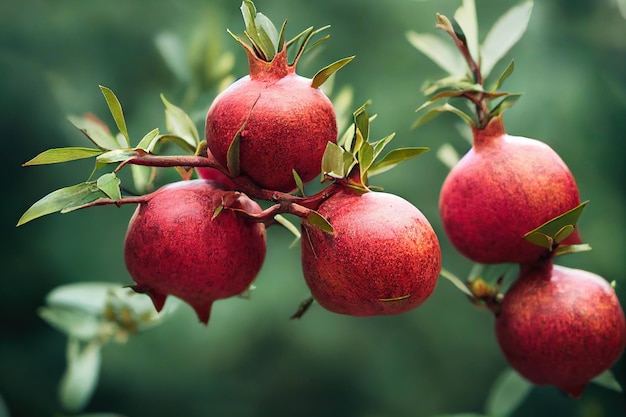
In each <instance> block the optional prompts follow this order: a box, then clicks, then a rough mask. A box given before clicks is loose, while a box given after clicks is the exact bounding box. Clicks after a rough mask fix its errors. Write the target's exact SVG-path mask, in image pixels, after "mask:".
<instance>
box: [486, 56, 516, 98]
mask: <svg viewBox="0 0 626 417" xmlns="http://www.w3.org/2000/svg"><path fill="white" fill-rule="evenodd" d="M514 70H515V60H512V61H511V62H510V63H509V65H508V66H507V67H506V68H505V69H504V71H503V72H502V74H500V76H499V77H498V81H496V84H495V85H494V86H493V88H491V91H498V90H499V89H500V87H501V86H502V83H504V81H505V80H506V79H507V78H509V76H510V75H511V74H513V71H514Z"/></svg>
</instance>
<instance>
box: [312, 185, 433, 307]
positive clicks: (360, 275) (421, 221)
mask: <svg viewBox="0 0 626 417" xmlns="http://www.w3.org/2000/svg"><path fill="white" fill-rule="evenodd" d="M319 213H320V214H321V215H322V216H324V217H325V218H326V219H327V220H328V222H329V223H330V224H331V225H332V227H333V233H332V234H329V233H326V232H324V231H322V230H320V229H319V228H318V227H316V226H314V225H312V224H310V223H308V222H307V221H303V223H302V269H303V273H304V278H305V280H306V283H307V284H308V286H309V288H310V290H311V292H312V295H313V297H314V298H315V300H317V301H318V302H319V303H320V305H322V306H323V307H324V308H326V309H327V310H330V311H332V312H335V313H340V314H348V315H353V316H373V315H389V314H398V313H402V312H405V311H408V310H411V309H413V308H415V307H417V306H419V305H420V304H422V303H423V302H424V301H425V300H426V299H427V298H428V297H429V296H430V294H431V293H432V292H433V290H434V288H435V284H436V282H437V278H438V276H439V271H440V270H441V251H440V248H439V241H438V239H437V236H436V235H435V232H434V231H433V229H432V227H431V225H430V223H429V222H428V220H427V219H426V218H425V217H424V215H423V214H422V213H421V212H420V211H419V210H418V209H417V208H416V207H415V206H413V205H412V204H411V203H409V202H408V201H406V200H404V199H402V198H401V197H398V196H396V195H393V194H388V193H382V192H367V193H365V194H360V193H357V192H353V191H351V190H348V189H346V190H342V191H341V192H339V193H337V194H335V195H333V196H332V197H330V198H329V199H328V200H327V201H325V202H324V203H322V205H321V206H320V207H319Z"/></svg>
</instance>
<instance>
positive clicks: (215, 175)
mask: <svg viewBox="0 0 626 417" xmlns="http://www.w3.org/2000/svg"><path fill="white" fill-rule="evenodd" d="M207 154H209V155H210V154H211V153H210V152H209V150H208V149H207ZM196 172H197V173H198V177H200V178H202V179H205V180H212V181H216V182H218V183H219V184H220V188H222V189H224V190H231V191H232V190H235V189H237V185H236V184H235V183H234V182H233V180H232V179H230V178H229V177H228V176H227V175H225V174H224V173H223V172H221V171H220V170H219V169H215V168H210V167H197V168H196Z"/></svg>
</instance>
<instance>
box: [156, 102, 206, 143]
mask: <svg viewBox="0 0 626 417" xmlns="http://www.w3.org/2000/svg"><path fill="white" fill-rule="evenodd" d="M161 100H162V101H163V104H165V125H166V127H167V130H168V131H169V132H170V133H173V134H174V135H176V136H178V137H181V138H183V139H184V140H185V141H186V142H187V143H188V144H189V145H190V146H191V147H192V148H194V149H195V148H196V146H198V143H199V142H200V134H199V133H198V129H197V128H196V125H195V124H194V122H193V121H192V120H191V117H189V115H188V114H187V113H186V112H185V111H184V110H183V109H181V108H180V107H177V106H175V105H173V104H172V103H170V102H169V101H167V99H166V98H165V96H164V95H163V94H161Z"/></svg>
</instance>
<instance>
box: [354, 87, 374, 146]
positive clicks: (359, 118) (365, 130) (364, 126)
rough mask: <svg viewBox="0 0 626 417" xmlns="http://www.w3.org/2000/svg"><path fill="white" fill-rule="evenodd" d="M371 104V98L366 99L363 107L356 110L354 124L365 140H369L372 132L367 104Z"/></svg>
mask: <svg viewBox="0 0 626 417" xmlns="http://www.w3.org/2000/svg"><path fill="white" fill-rule="evenodd" d="M370 104H371V100H368V101H366V102H365V103H364V104H363V105H362V106H361V107H359V108H358V109H356V110H355V111H354V125H355V126H356V130H357V132H358V131H360V132H361V135H362V136H363V140H364V141H367V140H368V139H369V134H370V118H369V115H368V114H367V106H369V105H370ZM354 150H355V151H358V150H359V147H355V149H354Z"/></svg>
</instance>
